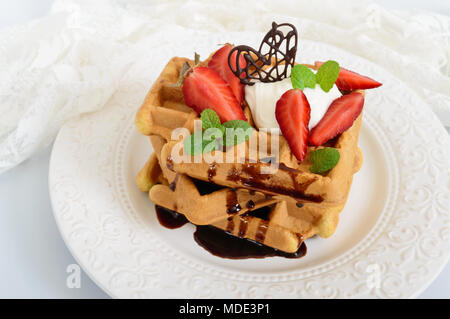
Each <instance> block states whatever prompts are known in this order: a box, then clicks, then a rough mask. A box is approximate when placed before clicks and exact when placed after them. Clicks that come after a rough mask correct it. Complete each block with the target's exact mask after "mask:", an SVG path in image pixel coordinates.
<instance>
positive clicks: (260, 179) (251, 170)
mask: <svg viewBox="0 0 450 319" xmlns="http://www.w3.org/2000/svg"><path fill="white" fill-rule="evenodd" d="M261 165H263V164H262V163H260V162H259V163H248V162H247V163H244V164H243V165H241V169H238V168H237V167H236V166H233V167H232V168H231V169H230V170H229V172H228V174H227V180H229V181H233V182H235V183H240V184H241V185H243V186H245V187H246V188H252V189H254V190H258V191H262V192H264V193H267V194H268V195H270V194H272V195H276V194H282V195H288V196H291V197H294V198H296V199H298V200H304V201H310V202H316V203H320V202H322V201H323V198H322V197H321V196H318V195H311V194H306V193H305V191H306V189H307V188H308V186H309V185H311V183H313V182H314V181H315V180H314V179H312V180H309V181H307V182H304V183H298V182H297V176H298V175H299V174H302V172H301V171H298V170H296V169H293V168H291V167H288V166H286V165H284V164H282V163H281V164H280V165H279V169H280V170H283V171H285V172H287V173H288V174H289V176H290V177H291V179H292V183H293V186H294V187H293V188H292V187H291V188H288V187H286V186H284V185H274V184H271V183H270V182H269V181H267V182H266V180H268V179H270V176H271V175H270V174H262V173H261ZM268 199H270V198H268Z"/></svg>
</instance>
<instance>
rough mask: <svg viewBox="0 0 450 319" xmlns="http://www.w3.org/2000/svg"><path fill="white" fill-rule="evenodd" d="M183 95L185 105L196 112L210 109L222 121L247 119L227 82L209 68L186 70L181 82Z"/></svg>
mask: <svg viewBox="0 0 450 319" xmlns="http://www.w3.org/2000/svg"><path fill="white" fill-rule="evenodd" d="M183 95H184V101H185V102H186V105H187V106H189V107H191V108H193V109H194V110H195V111H196V112H197V113H198V114H200V113H201V112H202V111H203V110H204V109H212V110H213V111H215V112H216V113H217V114H218V115H219V117H220V120H221V121H222V122H226V121H231V120H244V121H246V120H247V119H246V117H245V115H244V111H242V108H241V106H240V105H239V103H238V102H237V100H236V98H235V97H234V95H233V92H231V89H230V87H229V86H228V84H227V83H226V82H225V81H224V80H223V79H222V78H221V77H220V75H219V74H217V73H216V72H214V71H213V70H212V69H210V68H207V67H196V68H194V69H193V70H191V71H190V72H188V75H187V76H186V78H185V79H184V82H183Z"/></svg>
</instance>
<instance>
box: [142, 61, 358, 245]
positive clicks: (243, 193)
mask: <svg viewBox="0 0 450 319" xmlns="http://www.w3.org/2000/svg"><path fill="white" fill-rule="evenodd" d="M185 62H188V63H190V64H191V65H193V61H191V60H189V59H186V58H179V57H175V58H172V59H171V60H170V61H169V63H168V64H167V65H166V66H165V68H164V69H163V71H162V73H161V75H160V76H159V78H158V79H157V81H156V82H155V83H154V85H153V86H152V88H151V89H150V92H149V93H148V95H147V97H146V98H145V101H144V103H143V105H142V107H141V108H140V110H139V112H138V114H137V116H136V127H137V128H138V130H139V131H140V132H141V133H142V134H144V135H147V136H149V138H150V142H151V144H152V146H153V150H154V153H153V154H151V155H150V154H149V156H150V158H149V160H148V161H147V163H146V164H145V166H144V167H143V168H142V170H141V171H140V172H139V174H138V176H137V185H138V187H139V188H140V189H141V190H142V191H144V192H148V193H149V197H150V200H151V201H152V202H153V203H154V204H156V205H159V206H162V207H165V208H167V209H170V210H173V211H176V212H178V213H181V214H183V215H184V216H185V217H186V218H187V219H188V220H189V221H190V222H191V223H193V224H196V225H211V226H214V227H216V228H219V229H222V230H223V231H225V232H228V233H229V234H232V235H234V236H237V237H240V238H246V239H250V240H252V241H255V242H258V243H261V244H264V245H266V246H269V247H272V248H275V249H278V250H281V251H283V252H286V253H294V252H296V251H297V250H298V249H299V247H300V245H301V244H302V242H303V241H304V240H305V239H307V238H310V237H312V236H314V235H319V236H321V237H329V236H331V235H332V234H333V232H334V231H335V229H336V226H337V224H338V219H339V213H340V211H341V210H342V209H343V207H344V205H345V202H346V199H347V196H348V193H349V190H350V186H351V183H352V178H353V174H354V173H356V172H357V171H358V170H359V168H360V167H361V164H362V153H361V150H360V149H359V148H358V136H359V130H360V126H361V117H362V115H360V116H359V117H358V118H357V120H356V121H355V122H354V123H353V125H352V127H351V128H350V129H348V130H347V131H345V132H344V133H342V134H340V135H339V136H338V137H336V138H334V139H333V140H331V141H329V142H328V143H327V144H326V145H324V146H327V147H333V148H336V149H337V150H338V151H339V153H340V160H339V162H338V164H337V165H336V166H335V167H334V168H333V169H331V170H330V171H329V172H327V173H326V174H313V173H311V172H310V166H311V163H310V162H309V160H308V158H309V156H308V155H309V153H311V152H312V151H314V150H316V149H317V148H318V147H308V154H307V156H306V159H305V160H304V161H303V162H302V163H298V161H297V159H296V158H295V157H294V156H293V154H292V153H291V151H290V149H289V146H288V144H287V142H286V140H285V139H284V138H283V136H279V137H278V138H279V152H278V154H277V155H276V157H275V158H270V159H269V160H268V159H267V157H264V158H263V156H259V157H258V155H257V158H256V160H255V158H253V157H252V159H250V153H252V150H251V147H252V146H251V145H250V140H252V138H255V140H256V141H262V140H270V134H267V133H264V132H262V131H258V130H257V128H256V127H255V126H254V125H253V121H252V119H251V112H250V111H249V108H248V106H247V105H246V103H245V101H244V103H243V105H244V110H245V114H246V117H247V119H248V120H249V123H250V124H251V125H252V126H253V127H254V128H255V131H254V133H253V136H252V138H251V139H250V140H249V141H247V142H246V146H247V147H246V148H245V149H246V151H245V152H244V153H243V152H242V151H241V150H242V148H240V147H241V146H240V145H236V146H234V147H228V148H227V149H223V150H216V151H214V152H218V154H217V153H216V154H215V155H219V157H220V156H223V157H222V158H226V159H227V161H226V162H224V163H222V162H212V163H211V162H207V161H206V160H205V159H204V158H202V159H200V161H199V162H194V161H191V162H181V163H178V162H176V161H173V159H172V155H171V154H172V152H173V149H174V147H176V146H177V145H180V144H178V143H179V142H180V141H179V140H172V139H171V137H172V136H171V135H172V131H173V130H174V129H176V128H182V127H183V128H186V129H188V130H189V131H190V132H191V133H192V132H193V130H194V120H196V119H199V116H198V115H197V113H196V112H195V111H193V110H192V109H191V108H189V107H188V106H186V104H185V103H184V98H183V93H182V90H181V88H180V87H177V86H175V85H174V84H175V83H176V82H177V81H178V78H179V73H180V70H181V68H182V65H183V64H184V63H185ZM207 62H208V60H206V61H204V62H202V63H201V64H204V65H206V64H207ZM264 134H265V135H266V136H262V135H264ZM268 144H269V145H270V142H269V143H268ZM181 145H183V144H181ZM253 147H255V146H253ZM256 147H258V142H257V143H256ZM319 148H320V147H319ZM230 152H232V153H230ZM268 152H269V153H270V149H269V150H268ZM229 154H233V155H231V156H227V155H229ZM230 158H231V160H230ZM273 163H277V164H278V169H277V170H275V171H273V172H272V173H271V174H267V170H268V169H269V168H270V167H272V166H271V165H272V164H273Z"/></svg>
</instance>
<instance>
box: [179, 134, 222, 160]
mask: <svg viewBox="0 0 450 319" xmlns="http://www.w3.org/2000/svg"><path fill="white" fill-rule="evenodd" d="M222 138H223V132H222V130H221V129H220V128H217V127H214V128H209V129H207V130H205V132H203V134H202V133H200V132H197V133H194V134H191V135H189V136H188V137H186V138H185V139H184V149H185V150H186V153H187V154H190V155H199V154H201V153H208V152H211V151H213V150H218V149H220V141H222Z"/></svg>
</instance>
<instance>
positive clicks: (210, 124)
mask: <svg viewBox="0 0 450 319" xmlns="http://www.w3.org/2000/svg"><path fill="white" fill-rule="evenodd" d="M200 119H201V120H202V128H203V129H204V130H207V129H209V128H219V129H221V126H222V124H221V123H220V118H219V115H217V113H216V112H214V111H213V110H211V109H205V110H203V111H202V113H201V114H200Z"/></svg>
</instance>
